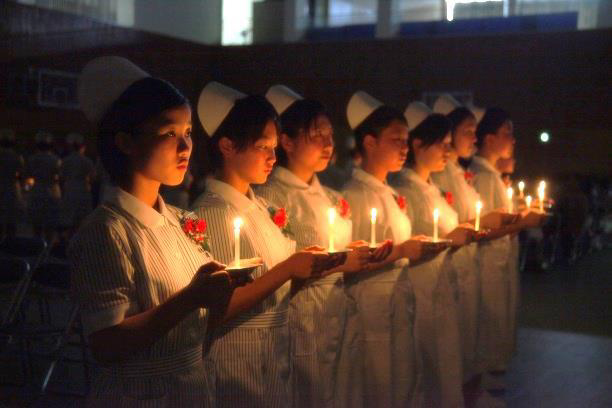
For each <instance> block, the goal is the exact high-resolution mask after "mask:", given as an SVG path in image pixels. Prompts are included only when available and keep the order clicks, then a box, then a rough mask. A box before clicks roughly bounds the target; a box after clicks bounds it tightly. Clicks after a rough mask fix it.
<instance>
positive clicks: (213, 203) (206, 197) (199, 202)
mask: <svg viewBox="0 0 612 408" xmlns="http://www.w3.org/2000/svg"><path fill="white" fill-rule="evenodd" d="M224 208H227V202H226V201H225V200H224V199H223V197H221V196H220V195H219V194H215V193H211V192H209V191H205V192H204V193H202V194H201V195H200V196H199V197H198V198H196V199H195V201H194V202H193V204H192V206H191V209H192V211H194V212H196V211H205V210H207V209H224Z"/></svg>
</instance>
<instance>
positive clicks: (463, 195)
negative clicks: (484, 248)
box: [431, 161, 484, 380]
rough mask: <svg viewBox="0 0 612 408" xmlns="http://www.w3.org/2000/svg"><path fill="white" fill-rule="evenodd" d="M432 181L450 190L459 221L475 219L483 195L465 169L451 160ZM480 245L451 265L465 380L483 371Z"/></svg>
mask: <svg viewBox="0 0 612 408" xmlns="http://www.w3.org/2000/svg"><path fill="white" fill-rule="evenodd" d="M431 180H432V181H433V182H434V184H435V185H436V186H438V187H439V188H440V190H442V191H445V192H448V193H451V194H452V197H453V200H452V204H451V205H452V207H453V209H454V210H455V211H456V212H457V215H458V220H459V222H460V223H462V222H470V221H473V220H474V219H475V218H476V203H477V202H478V200H480V196H479V195H478V193H477V192H476V190H474V187H472V186H471V185H469V184H468V182H467V181H466V177H465V171H464V170H463V168H462V167H461V166H460V165H458V164H457V163H455V162H452V161H449V162H448V163H447V165H446V167H445V168H444V170H443V171H441V172H438V173H433V174H432V175H431ZM478 248H479V246H478V244H477V243H472V244H470V245H467V246H464V247H462V248H461V249H459V250H457V251H455V252H453V255H452V265H453V267H454V268H455V271H456V276H457V279H458V284H459V309H460V314H459V324H460V326H459V327H460V329H461V345H462V348H461V349H462V350H461V351H462V354H463V373H464V379H465V380H468V379H470V378H471V377H472V376H474V375H477V374H480V373H482V372H483V371H484V366H483V362H482V360H481V359H480V357H479V355H478V350H480V347H479V345H478V332H479V329H478V326H479V318H480V308H481V304H480V289H481V288H480V281H481V276H480V275H481V274H480V265H479V263H478Z"/></svg>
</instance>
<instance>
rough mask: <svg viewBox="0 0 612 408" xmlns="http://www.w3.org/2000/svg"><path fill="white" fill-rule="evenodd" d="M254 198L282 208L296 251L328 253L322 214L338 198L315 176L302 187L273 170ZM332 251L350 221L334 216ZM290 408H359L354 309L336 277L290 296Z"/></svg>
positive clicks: (342, 241)
mask: <svg viewBox="0 0 612 408" xmlns="http://www.w3.org/2000/svg"><path fill="white" fill-rule="evenodd" d="M256 193H257V194H258V195H261V196H262V197H264V198H265V199H266V200H268V201H269V202H271V203H273V204H275V205H277V206H279V207H285V208H286V210H287V212H288V214H289V218H290V223H291V231H292V233H293V238H294V239H295V240H296V242H297V247H298V249H303V248H306V247H308V246H311V245H320V246H322V247H328V245H329V234H330V229H329V221H328V218H327V210H328V209H329V208H332V207H335V206H336V205H337V203H338V201H339V200H340V199H341V198H342V197H341V196H340V195H339V194H338V193H337V192H335V191H333V190H331V189H328V188H326V187H323V186H321V184H320V183H319V179H318V178H317V176H316V175H315V176H313V179H312V181H311V182H310V183H305V182H304V181H302V180H301V179H299V178H298V177H297V176H295V175H294V174H293V173H292V172H291V171H289V170H287V169H286V168H284V167H277V168H276V169H275V170H274V172H273V173H272V175H271V176H270V178H269V179H268V182H267V183H266V184H265V185H263V186H260V187H259V188H257V189H256ZM333 234H334V235H333V238H334V247H335V248H336V249H343V248H345V247H346V245H348V244H349V243H350V242H351V235H352V224H351V220H350V218H348V217H347V218H343V217H342V215H341V213H340V212H339V211H337V216H336V220H335V222H334V230H333ZM289 326H290V332H291V359H292V363H293V365H292V368H293V371H292V380H291V383H292V388H293V401H294V403H293V406H294V407H325V406H328V407H331V406H337V407H345V406H346V407H348V406H350V407H355V406H359V405H360V404H361V403H362V398H361V395H358V394H357V393H355V392H354V391H355V388H356V387H360V386H361V377H360V375H359V373H360V370H361V366H360V364H359V363H358V362H359V361H360V357H361V353H362V347H360V346H361V341H360V334H359V329H358V328H359V325H358V321H357V314H356V305H355V304H354V302H352V301H351V299H350V298H349V297H348V296H347V294H346V291H345V288H344V280H343V277H342V274H340V273H335V274H332V275H329V276H327V277H325V278H321V279H316V280H312V281H309V282H307V283H306V284H305V286H303V287H302V288H300V290H299V291H298V292H297V293H296V294H294V295H293V297H292V299H291V302H290V307H289Z"/></svg>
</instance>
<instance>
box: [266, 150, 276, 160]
mask: <svg viewBox="0 0 612 408" xmlns="http://www.w3.org/2000/svg"><path fill="white" fill-rule="evenodd" d="M268 161H269V162H272V164H274V163H276V149H270V154H269V155H268Z"/></svg>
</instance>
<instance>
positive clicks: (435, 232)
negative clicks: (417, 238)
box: [433, 208, 440, 242]
mask: <svg viewBox="0 0 612 408" xmlns="http://www.w3.org/2000/svg"><path fill="white" fill-rule="evenodd" d="M439 218H440V210H438V209H437V208H436V209H434V210H433V240H434V242H435V241H437V240H438V219H439Z"/></svg>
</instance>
